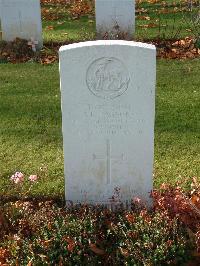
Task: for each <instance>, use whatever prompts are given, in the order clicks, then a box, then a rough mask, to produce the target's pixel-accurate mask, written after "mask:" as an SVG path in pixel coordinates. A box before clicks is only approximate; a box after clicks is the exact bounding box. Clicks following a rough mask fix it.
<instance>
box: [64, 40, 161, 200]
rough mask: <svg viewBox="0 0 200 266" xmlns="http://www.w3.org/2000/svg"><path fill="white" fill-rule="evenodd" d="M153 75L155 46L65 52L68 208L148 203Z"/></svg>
mask: <svg viewBox="0 0 200 266" xmlns="http://www.w3.org/2000/svg"><path fill="white" fill-rule="evenodd" d="M155 72H156V51H155V47H154V46H153V45H149V44H144V43H137V42H129V41H116V40H114V41H93V42H92V41H91V42H83V43H78V44H71V45H67V46H63V47H61V48H60V77H61V95H62V124H63V139H64V158H65V159H64V164H65V179H66V200H69V201H73V202H87V203H102V204H109V202H112V200H113V199H114V200H116V201H118V200H119V201H121V202H123V203H125V202H126V201H127V202H128V201H129V202H130V200H131V199H132V197H134V196H137V197H140V198H142V199H143V200H146V201H148V202H150V199H149V193H150V191H151V190H152V168H153V147H154V99H155ZM113 197H114V198H113Z"/></svg>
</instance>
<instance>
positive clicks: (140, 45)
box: [59, 40, 156, 53]
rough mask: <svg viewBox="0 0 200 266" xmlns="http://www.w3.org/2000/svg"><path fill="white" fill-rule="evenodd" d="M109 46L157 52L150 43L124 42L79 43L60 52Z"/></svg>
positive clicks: (64, 46) (61, 49)
mask: <svg viewBox="0 0 200 266" xmlns="http://www.w3.org/2000/svg"><path fill="white" fill-rule="evenodd" d="M109 45H119V46H129V47H138V48H146V49H150V50H156V47H155V45H152V44H148V43H142V42H134V41H124V40H97V41H87V42H79V43H73V44H68V45H63V46H61V47H60V49H59V52H60V53H62V52H64V51H67V50H71V49H75V48H82V47H91V46H109Z"/></svg>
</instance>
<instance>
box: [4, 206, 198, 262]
mask: <svg viewBox="0 0 200 266" xmlns="http://www.w3.org/2000/svg"><path fill="white" fill-rule="evenodd" d="M13 213H15V215H13ZM3 214H4V219H5V221H6V222H7V224H8V226H9V230H7V232H4V237H3V241H2V243H1V245H0V249H4V250H7V253H6V254H7V256H6V258H5V257H4V259H5V260H6V262H7V263H9V265H16V264H19V265H28V263H31V264H30V265H97V264H100V265H101V264H104V265H164V264H169V263H174V264H175V265H176V264H178V263H183V262H184V261H187V260H188V259H189V257H188V255H189V253H190V250H191V248H192V247H193V246H192V245H191V243H190V242H189V241H188V235H187V233H186V231H185V228H184V226H183V225H182V224H181V223H180V222H179V221H178V220H177V218H176V217H174V218H170V217H169V216H168V215H167V213H162V212H160V211H155V212H152V213H150V212H147V210H145V209H140V208H138V209H137V211H136V210H135V211H126V210H123V209H121V210H118V211H116V212H112V211H110V210H108V209H105V208H102V207H98V206H96V207H90V206H84V205H82V206H73V207H72V208H70V209H66V208H65V207H62V206H59V205H58V204H56V203H53V202H51V201H49V202H39V203H37V202H34V201H32V202H27V201H25V202H23V201H18V202H13V203H7V204H5V205H4V206H3ZM1 259H2V258H1V257H0V260H1ZM179 265H180V264H179Z"/></svg>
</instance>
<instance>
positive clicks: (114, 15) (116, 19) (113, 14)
mask: <svg viewBox="0 0 200 266" xmlns="http://www.w3.org/2000/svg"><path fill="white" fill-rule="evenodd" d="M112 10H114V12H113V13H112V14H111V17H114V20H115V22H117V21H118V18H119V17H123V15H121V14H120V13H119V12H118V8H117V7H116V4H115V5H113V6H112Z"/></svg>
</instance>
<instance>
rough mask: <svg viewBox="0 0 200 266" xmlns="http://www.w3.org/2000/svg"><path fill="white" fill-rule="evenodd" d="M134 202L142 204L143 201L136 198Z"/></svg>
mask: <svg viewBox="0 0 200 266" xmlns="http://www.w3.org/2000/svg"><path fill="white" fill-rule="evenodd" d="M133 201H134V202H135V203H141V199H140V198H138V197H134V198H133Z"/></svg>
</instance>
